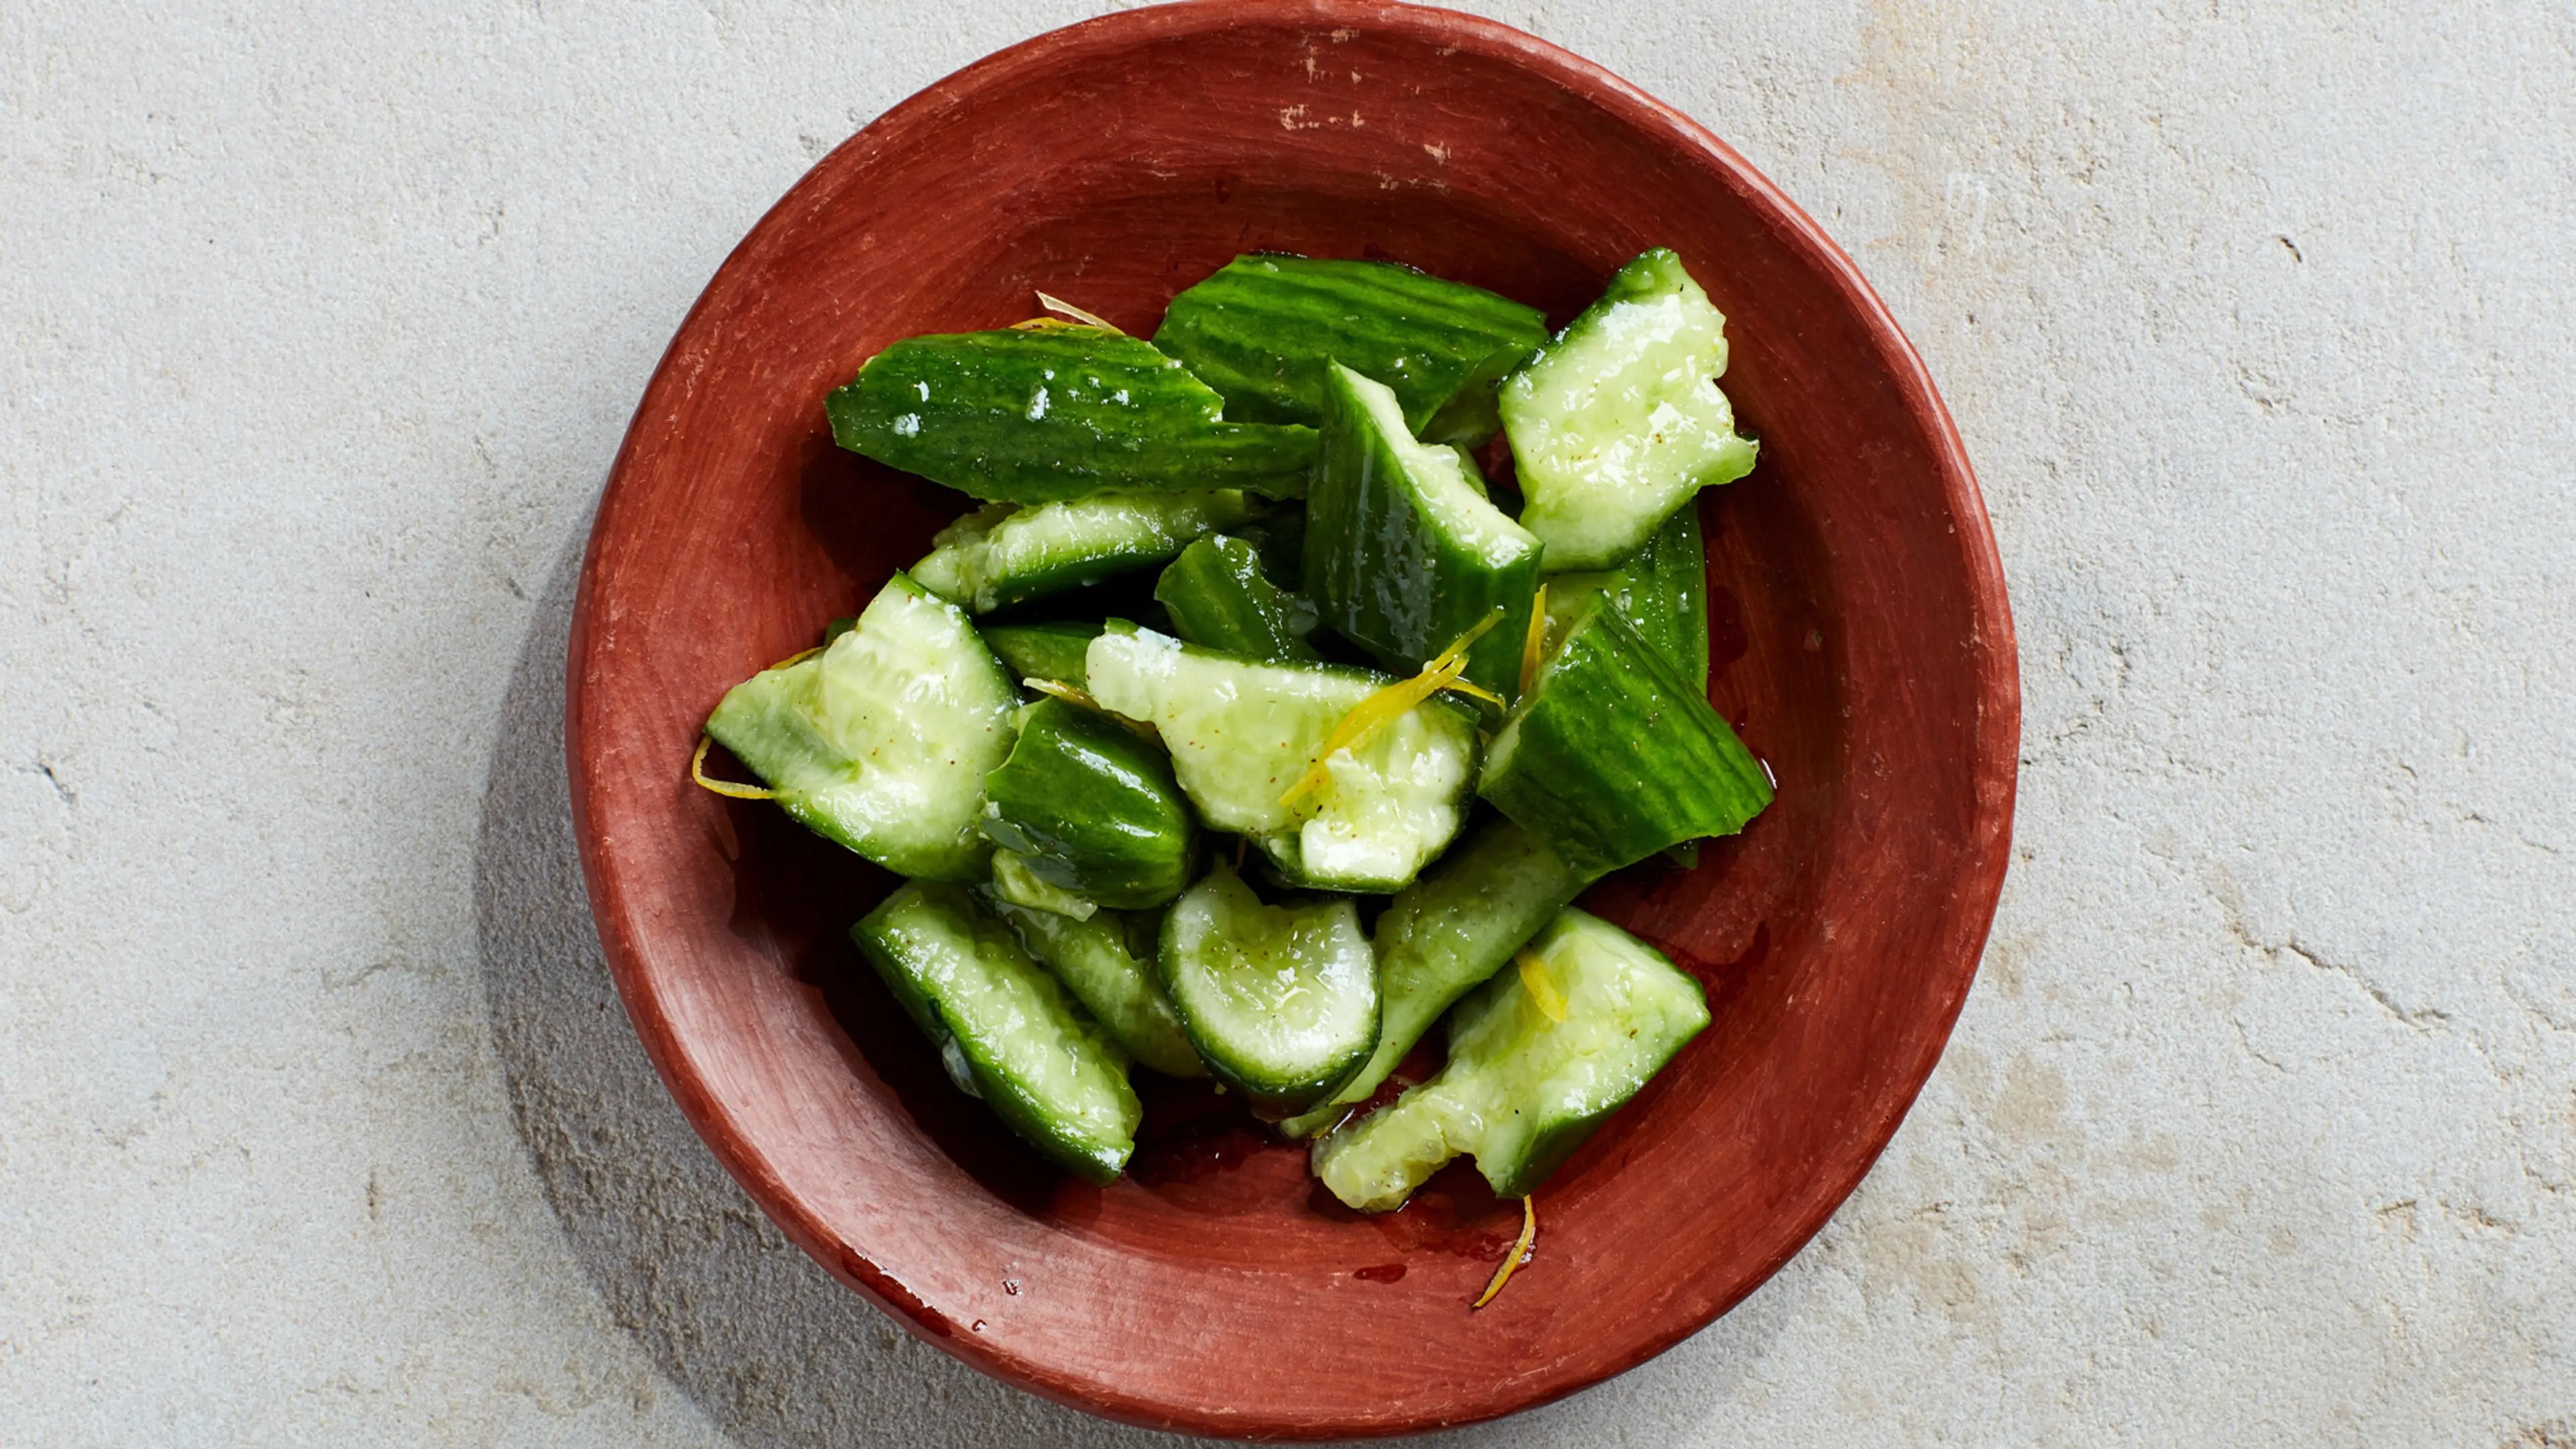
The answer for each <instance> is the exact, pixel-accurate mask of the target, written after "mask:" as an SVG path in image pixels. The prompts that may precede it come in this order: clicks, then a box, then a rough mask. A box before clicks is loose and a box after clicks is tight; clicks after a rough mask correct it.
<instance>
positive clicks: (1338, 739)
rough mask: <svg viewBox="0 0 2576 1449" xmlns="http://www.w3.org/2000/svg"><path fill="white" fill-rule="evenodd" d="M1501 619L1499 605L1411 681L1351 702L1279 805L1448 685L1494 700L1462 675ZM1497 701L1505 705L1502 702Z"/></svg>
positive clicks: (1313, 784) (1309, 787)
mask: <svg viewBox="0 0 2576 1449" xmlns="http://www.w3.org/2000/svg"><path fill="white" fill-rule="evenodd" d="M1502 621H1503V611H1502V609H1501V608H1500V607H1499V606H1497V607H1496V608H1495V610H1494V611H1493V612H1492V613H1490V614H1487V615H1486V616H1485V618H1484V622H1483V623H1480V624H1478V625H1477V626H1476V627H1475V628H1473V629H1470V630H1468V631H1467V632H1466V633H1464V634H1461V635H1459V636H1458V640H1457V642H1456V643H1454V644H1451V645H1450V646H1449V647H1448V648H1446V649H1443V650H1441V651H1440V653H1439V654H1438V655H1437V656H1435V657H1434V658H1433V659H1432V660H1431V662H1430V663H1428V664H1425V665H1423V666H1422V672H1421V673H1420V674H1417V675H1415V676H1413V677H1412V678H1411V679H1399V680H1397V681H1396V682H1395V683H1393V684H1390V685H1387V686H1386V687H1385V688H1383V689H1380V690H1378V691H1377V692H1376V693H1374V694H1371V695H1370V696H1369V697H1368V698H1366V699H1363V700H1361V701H1360V702H1359V703H1357V704H1355V705H1352V706H1351V708H1350V712H1349V713H1347V714H1345V715H1343V716H1342V717H1341V718H1340V719H1339V720H1338V721H1335V722H1334V725H1333V728H1332V730H1331V732H1330V733H1328V734H1326V735H1325V736H1324V743H1323V744H1322V746H1321V747H1319V748H1318V749H1317V750H1316V751H1315V758H1314V759H1313V760H1312V761H1310V762H1308V764H1307V766H1306V772H1305V773H1304V774H1302V775H1299V776H1298V777H1297V778H1296V780H1295V781H1293V782H1292V783H1290V785H1289V786H1288V791H1287V793H1286V794H1283V795H1281V796H1280V797H1279V803H1280V804H1282V805H1293V804H1295V803H1296V802H1297V800H1298V799H1299V798H1300V797H1301V796H1303V795H1305V794H1306V793H1307V792H1308V791H1310V790H1314V789H1317V788H1320V787H1321V786H1322V785H1323V784H1324V783H1325V782H1326V781H1328V780H1330V779H1331V778H1332V775H1331V773H1330V772H1329V771H1327V770H1326V769H1325V768H1324V762H1325V761H1327V760H1330V759H1331V758H1332V757H1333V756H1335V755H1336V754H1339V753H1340V752H1342V751H1343V750H1347V749H1353V748H1356V747H1357V746H1358V745H1359V743H1360V742H1361V741H1362V740H1365V739H1367V738H1368V737H1369V736H1370V735H1372V734H1375V733H1376V732H1377V728H1378V726H1380V725H1382V724H1385V723H1387V722H1388V721H1389V720H1393V719H1398V718H1401V717H1402V716H1404V715H1405V714H1407V713H1408V712H1410V711H1411V710H1412V709H1413V707H1414V706H1415V705H1418V704H1420V703H1422V702H1423V701H1424V700H1426V699H1429V698H1430V697H1431V696H1433V695H1435V694H1438V693H1439V692H1440V691H1442V690H1444V689H1456V690H1459V691H1460V692H1462V693H1467V692H1472V693H1476V694H1480V695H1484V697H1485V698H1487V699H1492V698H1493V696H1492V695H1490V694H1485V692H1484V691H1483V690H1480V689H1477V688H1476V686H1474V685H1472V684H1464V683H1463V682H1462V681H1461V680H1460V679H1459V677H1458V676H1459V675H1461V674H1464V673H1465V672H1466V670H1467V650H1468V648H1469V646H1471V645H1473V644H1474V643H1475V642H1476V641H1477V640H1478V639H1481V638H1483V637H1484V636H1485V631H1486V630H1488V629H1491V628H1493V627H1494V626H1495V625H1496V624H1499V623H1501V622H1502ZM1495 702H1496V703H1498V704H1499V703H1501V701H1499V700H1496V701H1495Z"/></svg>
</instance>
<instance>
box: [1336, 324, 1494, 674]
mask: <svg viewBox="0 0 2576 1449" xmlns="http://www.w3.org/2000/svg"><path fill="white" fill-rule="evenodd" d="M1538 570H1539V541H1538V539H1537V538H1535V537H1533V536H1532V535H1531V534H1530V532H1529V530H1527V529H1525V528H1523V527H1521V526H1520V525H1519V524H1517V523H1514V522H1513V521H1512V520H1511V519H1510V518H1509V517H1507V516H1506V515H1505V514H1504V513H1503V511H1502V510H1501V509H1498V508H1496V507H1495V506H1494V505H1493V503H1492V502H1491V501H1489V500H1488V499H1487V498H1486V496H1485V483H1484V478H1483V477H1482V476H1481V475H1479V474H1478V473H1477V472H1476V470H1475V465H1474V463H1473V462H1471V461H1469V460H1468V459H1467V458H1466V457H1465V455H1464V454H1462V453H1460V452H1459V451H1458V450H1457V449H1455V448H1448V447H1441V446H1437V445H1432V444H1425V443H1417V442H1415V441H1414V440H1413V435H1412V434H1411V433H1409V432H1407V431H1405V425H1404V417H1403V415H1402V413H1401V412H1399V411H1398V408H1397V404H1396V396H1395V393H1394V391H1393V390H1391V389H1389V388H1388V387H1386V386H1385V385H1384V384H1382V383H1379V382H1376V381H1373V380H1371V379H1369V378H1366V377H1362V376H1361V375H1360V374H1358V373H1356V372H1353V371H1352V370H1351V369H1349V368H1347V367H1344V366H1342V365H1340V364H1339V363H1334V364H1332V365H1330V366H1328V367H1327V368H1326V369H1325V375H1324V423H1323V455H1322V461H1320V462H1319V463H1318V464H1317V465H1316V467H1315V476H1314V481H1313V482H1312V483H1310V484H1309V485H1308V486H1307V493H1306V589H1307V591H1308V592H1309V593H1310V594H1312V595H1313V596H1314V599H1315V607H1316V609H1317V610H1318V611H1319V612H1321V613H1322V615H1323V618H1324V622H1325V623H1327V624H1330V625H1332V626H1333V629H1334V630H1335V632H1337V633H1339V634H1340V635H1341V636H1342V637H1343V638H1345V639H1348V640H1350V641H1351V642H1352V643H1354V644H1357V645H1359V646H1360V647H1361V648H1363V649H1366V650H1368V651H1369V653H1371V654H1372V655H1375V656H1376V657H1377V659H1378V662H1379V663H1381V664H1384V665H1386V666H1388V667H1389V668H1392V669H1398V670H1401V671H1403V672H1405V673H1408V674H1409V673H1411V672H1412V671H1414V670H1416V669H1419V668H1421V667H1422V664H1423V662H1424V661H1425V660H1428V659H1430V658H1432V657H1433V656H1434V655H1437V654H1438V653H1439V652H1440V651H1441V650H1443V649H1445V648H1447V647H1448V646H1449V645H1450V643H1451V642H1452V641H1454V640H1456V639H1457V638H1458V637H1459V636H1461V635H1463V634H1465V633H1466V632H1467V631H1468V630H1470V629H1472V628H1474V627H1475V626H1476V625H1477V624H1478V623H1480V622H1481V621H1483V620H1484V619H1485V618H1486V617H1487V616H1488V615H1490V614H1492V613H1493V612H1494V611H1495V610H1496V609H1498V608H1499V609H1500V610H1502V622H1501V626H1500V627H1498V628H1492V629H1489V630H1487V631H1486V632H1485V634H1484V635H1483V636H1482V637H1481V638H1479V639H1478V640H1477V641H1476V642H1475V644H1474V645H1473V646H1472V647H1471V648H1470V649H1469V650H1468V653H1467V670H1466V678H1467V679H1468V680H1469V681H1470V682H1471V683H1474V684H1479V685H1482V686H1483V687H1484V688H1485V689H1486V690H1488V691H1489V692H1491V693H1492V694H1494V695H1495V696H1496V697H1497V698H1509V697H1510V695H1511V692H1512V690H1513V689H1514V688H1515V687H1516V686H1517V683H1518V680H1519V675H1520V657H1521V640H1522V638H1523V636H1524V635H1526V634H1527V633H1528V632H1529V611H1530V597H1531V595H1532V593H1533V592H1534V591H1535V590H1536V588H1537V585H1538Z"/></svg>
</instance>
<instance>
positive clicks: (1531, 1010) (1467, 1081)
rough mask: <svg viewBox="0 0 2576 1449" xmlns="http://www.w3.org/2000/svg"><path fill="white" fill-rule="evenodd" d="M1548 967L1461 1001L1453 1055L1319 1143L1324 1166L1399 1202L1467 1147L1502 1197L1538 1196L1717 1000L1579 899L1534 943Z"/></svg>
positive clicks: (1375, 1198) (1374, 1208)
mask: <svg viewBox="0 0 2576 1449" xmlns="http://www.w3.org/2000/svg"><path fill="white" fill-rule="evenodd" d="M1527 955H1528V956H1529V957H1530V958H1531V959H1532V960H1534V961H1535V962H1536V963H1537V965H1538V970H1539V972H1540V973H1543V977H1544V985H1543V986H1542V987H1540V988H1539V989H1536V990H1534V989H1533V987H1532V982H1531V980H1530V977H1531V975H1532V973H1531V972H1530V971H1529V970H1527V969H1526V968H1524V969H1521V970H1514V971H1506V972H1502V973H1500V974H1498V975H1496V976H1495V978H1494V979H1493V980H1491V981H1489V982H1487V983H1486V984H1485V985H1484V986H1483V987H1482V988H1480V989H1479V990H1478V991H1477V992H1476V993H1475V994H1474V995H1472V996H1470V997H1468V998H1467V999H1466V1001H1464V1002H1463V1003H1461V1004H1460V1005H1459V1007H1458V1010H1457V1013H1456V1014H1455V1015H1454V1016H1453V1017H1451V1019H1450V1024H1449V1063H1448V1065H1447V1066H1445V1067H1443V1068H1441V1070H1440V1073H1439V1075H1437V1076H1435V1077H1433V1078H1432V1079H1431V1080H1430V1081H1428V1082H1425V1083H1423V1084H1422V1085H1420V1086H1418V1087H1413V1088H1411V1089H1409V1090H1407V1091H1406V1092H1405V1094H1404V1095H1403V1096H1402V1097H1399V1098H1397V1099H1396V1101H1395V1102H1394V1104H1393V1105H1391V1106H1388V1107H1384V1108H1381V1109H1380V1110H1378V1111H1376V1112H1373V1113H1371V1114H1369V1115H1368V1116H1367V1117H1364V1118H1362V1119H1360V1120H1359V1121H1357V1122H1354V1123H1352V1124H1350V1125H1349V1126H1347V1127H1343V1128H1340V1129H1338V1130H1336V1131H1334V1132H1332V1133H1330V1134H1329V1135H1327V1136H1325V1137H1323V1138H1322V1139H1320V1140H1319V1141H1317V1143H1316V1144H1315V1148H1314V1153H1313V1159H1312V1160H1313V1165H1314V1170H1315V1175H1316V1176H1317V1177H1320V1178H1322V1179H1323V1181H1324V1186H1325V1187H1327V1188H1329V1189H1330V1190H1331V1191H1332V1194H1333V1196H1335V1197H1337V1198H1340V1199H1341V1200H1342V1201H1343V1202H1344V1203H1345V1204H1347V1205H1349V1206H1351V1207H1354V1208H1357V1209H1359V1210H1360V1211H1362V1212H1388V1211H1391V1210H1393V1209H1395V1208H1398V1207H1401V1206H1403V1205H1404V1200H1405V1199H1406V1198H1407V1197H1410V1196H1411V1195H1412V1193H1413V1190H1414V1189H1415V1188H1417V1187H1420V1186H1421V1185H1422V1184H1423V1183H1424V1182H1425V1181H1427V1180H1428V1179H1429V1178H1430V1176H1431V1174H1433V1173H1434V1172H1437V1171H1439V1170H1440V1167H1441V1165H1442V1164H1444V1163H1446V1162H1448V1161H1449V1160H1450V1159H1451V1158H1453V1157H1457V1156H1459V1155H1461V1154H1468V1155H1472V1156H1473V1157H1474V1158H1475V1159H1476V1170H1477V1171H1478V1172H1481V1173H1483V1174H1484V1177H1485V1181H1486V1182H1488V1183H1490V1184H1492V1185H1493V1189H1494V1195H1495V1196H1497V1197H1527V1196H1528V1195H1529V1194H1530V1193H1531V1192H1532V1191H1534V1190H1536V1189H1537V1187H1538V1186H1539V1184H1540V1183H1542V1182H1544V1181H1546V1180H1547V1176H1548V1174H1549V1173H1552V1172H1554V1171H1555V1170H1556V1169H1557V1168H1558V1167H1559V1166H1561V1165H1563V1163H1564V1162H1565V1159H1567V1158H1568V1157H1571V1156H1573V1155H1574V1152H1575V1149H1577V1148H1579V1147H1581V1146H1582V1145H1583V1142H1584V1139H1586V1138H1588V1137H1590V1136H1591V1135H1592V1133H1593V1129H1595V1128H1597V1127H1599V1126H1600V1125H1601V1123H1602V1121H1603V1119H1605V1118H1607V1117H1608V1116H1609V1115H1610V1114H1611V1113H1612V1112H1615V1111H1617V1110H1618V1109H1619V1108H1620V1107H1621V1106H1622V1105H1623V1104H1625V1103H1626V1102H1627V1101H1628V1099H1629V1098H1631V1097H1634V1096H1635V1095H1637V1092H1638V1091H1639V1089H1641V1088H1643V1087H1644V1086H1645V1085H1646V1083H1647V1081H1648V1080H1649V1079H1650V1078H1652V1077H1653V1076H1654V1075H1655V1073H1656V1072H1658V1071H1660V1070H1662V1069H1663V1066H1664V1064H1665V1063H1666V1062H1668V1061H1671V1060H1672V1058H1673V1054H1674V1053H1676V1052H1678V1051H1680V1050H1681V1049H1682V1047H1683V1046H1684V1045H1685V1044H1687V1043H1688V1042H1689V1041H1690V1039H1691V1038H1692V1037H1694V1036H1697V1035H1699V1033H1700V1030H1701V1028H1703V1027H1705V1026H1707V1025H1708V999H1707V997H1706V996H1705V995H1704V994H1703V993H1702V992H1701V990H1700V987H1699V983H1698V982H1696V981H1693V980H1692V979H1691V978H1690V977H1688V976H1686V975H1684V974H1682V973H1681V972H1680V971H1678V970H1676V969H1674V967H1673V964H1672V962H1670V961H1668V960H1666V959H1665V958H1664V955H1663V953H1662V952H1660V951H1657V950H1655V949H1654V948H1653V947H1651V946H1649V945H1647V944H1646V943H1645V942H1643V941H1640V940H1638V939H1637V938H1636V937H1634V936H1631V935H1629V934H1628V933H1627V932H1625V931H1622V930H1620V929H1619V928H1618V927H1616V926H1614V925H1611V924H1610V923H1609V922H1607V921H1604V920H1601V919H1600V918H1598V917H1596V916H1591V915H1587V914H1585V913H1584V912H1582V911H1579V910H1576V909H1574V908H1573V907H1571V906H1569V907H1567V908H1566V909H1564V910H1563V911H1560V912H1558V913H1557V915H1556V918H1555V919H1554V920H1553V921H1551V922H1550V923H1549V925H1548V927H1547V929H1546V930H1545V931H1543V932H1541V933H1540V935H1539V937H1538V939H1537V940H1535V941H1532V942H1531V943H1530V945H1529V949H1528V952H1527Z"/></svg>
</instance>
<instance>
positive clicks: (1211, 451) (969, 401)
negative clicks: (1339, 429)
mask: <svg viewBox="0 0 2576 1449" xmlns="http://www.w3.org/2000/svg"><path fill="white" fill-rule="evenodd" d="M827 408H828V410H829V412H830V414H831V419H832V437H833V439H834V440H835V441H836V442H838V443H839V444H840V445H841V446H842V447H844V448H847V449H849V450H850V451H851V452H854V453H862V454H865V455H866V456H868V457H871V458H874V459H876V460H877V461H878V462H880V463H884V464H886V465H888V466H890V467H895V468H901V469H902V470H904V471H905V472H907V473H918V474H920V475H921V476H922V477H924V478H928V479H929V480H931V481H932V482H934V483H945V484H947V485H948V486H949V487H951V488H954V489H956V490H958V491H959V492H961V493H966V494H969V495H971V496H973V497H976V498H984V499H992V500H997V501H1001V502H1009V503H1052V502H1056V501H1058V500H1061V499H1067V498H1082V497H1086V496H1088V495H1090V494H1094V493H1102V492H1112V491H1116V492H1139V493H1200V492H1205V491H1207V490H1209V489H1212V488H1247V489H1250V490H1252V491H1253V492H1256V493H1265V494H1268V495H1270V496H1272V497H1278V498H1294V497H1297V496H1299V495H1301V494H1303V493H1304V492H1305V490H1306V470H1307V468H1308V467H1309V466H1310V465H1311V464H1312V463H1313V461H1314V457H1315V434H1314V430H1313V429H1311V428H1303V427H1278V426H1272V425H1267V424H1259V423H1233V422H1226V421H1223V419H1222V413H1223V410H1224V399H1222V398H1220V397H1218V396H1217V394H1216V393H1215V392H1214V391H1212V390H1211V389H1210V388H1209V387H1208V385H1207V384H1206V383H1203V382H1201V381H1199V380H1198V379H1197V378H1195V377H1193V376H1191V375H1190V373H1189V371H1188V370H1187V369H1186V368H1184V367H1182V366H1181V364H1180V363H1178V362H1176V361H1174V360H1173V359H1171V358H1170V357H1167V356H1165V355H1164V354H1163V353H1161V352H1159V351H1157V350H1156V349H1155V347H1154V345H1153V344H1152V343H1150V342H1146V341H1143V340H1142V339H1139V338H1134V337H1127V336H1123V335H1121V334H1119V333H1116V332H1110V331H1105V330H1103V329H1101V328H1097V327H1082V326H1074V325H1071V324H1064V323H1038V324H1032V325H1029V326H1025V327H1011V328H1004V329H1002V330H1000V331H994V332H964V333H949V334H934V335H928V336H921V337H908V338H905V339H904V340H903V341H901V342H897V343H895V344H894V345H892V346H890V347H888V348H886V349H885V350H884V351H883V352H880V353H878V354H877V355H876V356H874V357H872V358H870V359H868V361H867V363H866V364H865V365H864V366H862V367H861V368H860V369H859V375H858V377H857V379H856V380H855V381H853V382H851V383H850V384H849V385H848V386H846V387H843V388H841V389H839V390H838V391H836V392H834V393H833V394H832V396H831V399H830V401H829V403H828V404H827Z"/></svg>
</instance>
